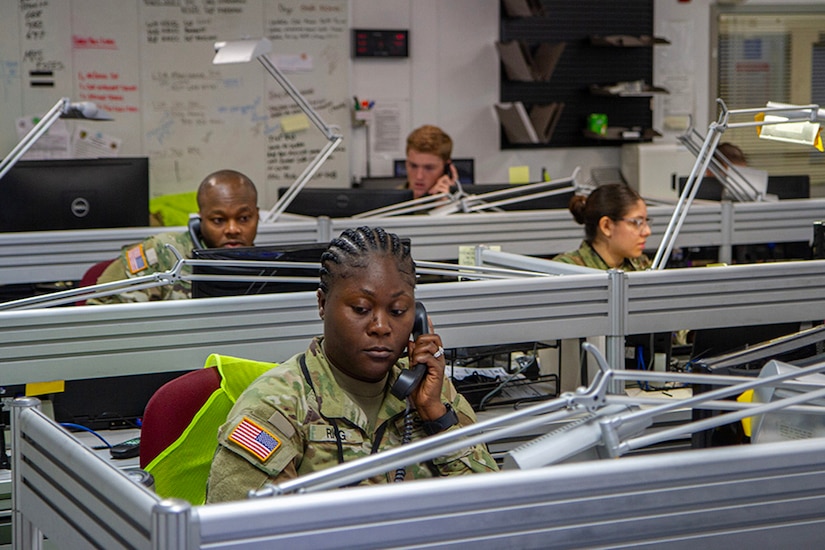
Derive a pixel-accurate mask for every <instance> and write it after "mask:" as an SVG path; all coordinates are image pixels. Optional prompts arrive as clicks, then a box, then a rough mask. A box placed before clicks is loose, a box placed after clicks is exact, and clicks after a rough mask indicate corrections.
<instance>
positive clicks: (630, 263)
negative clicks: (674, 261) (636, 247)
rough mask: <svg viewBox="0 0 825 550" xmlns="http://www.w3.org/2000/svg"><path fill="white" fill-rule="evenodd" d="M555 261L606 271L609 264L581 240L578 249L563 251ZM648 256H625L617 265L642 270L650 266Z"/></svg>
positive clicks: (629, 269) (623, 269)
mask: <svg viewBox="0 0 825 550" xmlns="http://www.w3.org/2000/svg"><path fill="white" fill-rule="evenodd" d="M553 260H554V261H556V262H562V263H565V264H574V265H581V266H584V267H592V268H593V269H601V270H603V271H607V270H608V269H610V266H609V265H607V263H606V262H605V261H604V260H603V259H602V257H601V256H599V253H598V252H596V251H595V250H594V249H593V247H592V246H590V243H588V242H587V241H582V243H581V245H579V249H578V250H574V251H573V252H565V253H564V254H559V255H558V256H556V257H554V258H553ZM650 263H651V262H650V258H648V257H647V256H645V255H644V254H642V255H641V256H639V257H638V258H625V260H624V262H622V265H621V266H619V267H618V269H621V270H622V271H644V270H645V269H647V268H648V267H650Z"/></svg>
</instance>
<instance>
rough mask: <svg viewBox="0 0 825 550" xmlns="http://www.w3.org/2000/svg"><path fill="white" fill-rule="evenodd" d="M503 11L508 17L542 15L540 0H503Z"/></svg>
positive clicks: (542, 8) (542, 9)
mask: <svg viewBox="0 0 825 550" xmlns="http://www.w3.org/2000/svg"><path fill="white" fill-rule="evenodd" d="M504 11H505V12H507V15H508V16H509V17H533V16H536V15H544V7H543V6H542V5H541V1H540V0H504Z"/></svg>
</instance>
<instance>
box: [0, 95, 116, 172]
mask: <svg viewBox="0 0 825 550" xmlns="http://www.w3.org/2000/svg"><path fill="white" fill-rule="evenodd" d="M59 118H81V119H86V120H112V117H110V116H109V115H108V113H106V111H103V110H102V109H98V107H97V105H95V104H94V103H91V102H89V101H83V102H80V103H72V102H71V101H70V100H69V98H68V97H63V98H60V100H59V101H58V102H57V103H55V105H54V107H52V108H51V109H49V111H48V112H47V113H46V114H45V115H43V118H41V119H40V120H39V121H38V122H37V124H35V125H34V128H32V129H31V130H29V132H28V133H27V134H26V135H25V136H23V139H21V140H20V142H19V143H18V144H17V145H15V147H14V149H12V150H11V152H10V153H9V154H8V155H7V156H6V158H4V159H3V161H2V162H0V180H2V179H3V176H5V175H6V172H8V171H9V170H11V168H12V166H14V165H15V164H17V161H18V160H20V157H22V156H23V155H25V154H26V151H28V150H29V149H30V148H31V146H32V145H34V144H35V142H37V140H38V139H40V137H41V136H42V135H43V134H45V133H46V132H47V131H48V130H49V128H51V126H52V125H53V124H54V123H55V122H57V119H59Z"/></svg>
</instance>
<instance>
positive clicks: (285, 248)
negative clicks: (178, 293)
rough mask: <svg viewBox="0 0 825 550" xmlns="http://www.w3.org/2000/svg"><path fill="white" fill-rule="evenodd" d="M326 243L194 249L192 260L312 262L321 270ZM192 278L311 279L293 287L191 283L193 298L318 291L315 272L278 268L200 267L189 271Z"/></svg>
mask: <svg viewBox="0 0 825 550" xmlns="http://www.w3.org/2000/svg"><path fill="white" fill-rule="evenodd" d="M328 246H329V245H328V244H327V243H303V244H284V245H269V246H249V247H240V248H204V249H195V250H194V251H193V252H192V256H193V257H194V259H196V260H233V261H249V260H258V261H270V262H272V261H278V262H313V263H317V264H318V266H319V267H320V262H321V254H323V253H324V251H325V250H326V249H327V247H328ZM192 273H193V274H195V275H224V276H226V275H243V276H270V277H271V276H283V277H312V278H313V281H312V282H307V283H292V282H285V281H256V282H248V281H242V282H238V281H222V280H218V279H214V280H204V281H198V280H194V281H192V297H193V298H213V297H217V296H242V295H247V294H273V293H278V292H299V291H302V290H317V289H318V283H319V278H318V268H313V269H303V268H295V269H290V268H278V267H245V266H203V265H201V266H199V265H195V266H193V268H192Z"/></svg>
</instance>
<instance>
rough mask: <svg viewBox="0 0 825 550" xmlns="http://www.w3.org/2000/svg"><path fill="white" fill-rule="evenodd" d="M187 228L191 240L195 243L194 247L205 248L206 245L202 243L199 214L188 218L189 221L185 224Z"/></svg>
mask: <svg viewBox="0 0 825 550" xmlns="http://www.w3.org/2000/svg"><path fill="white" fill-rule="evenodd" d="M187 227H188V228H189V236H190V237H191V238H192V242H193V243H194V244H195V248H206V245H204V244H203V235H202V234H201V219H200V217H199V216H192V217H191V218H189V223H188V224H187Z"/></svg>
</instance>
